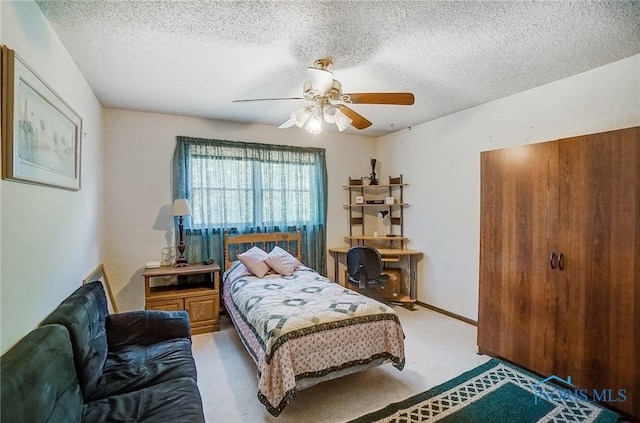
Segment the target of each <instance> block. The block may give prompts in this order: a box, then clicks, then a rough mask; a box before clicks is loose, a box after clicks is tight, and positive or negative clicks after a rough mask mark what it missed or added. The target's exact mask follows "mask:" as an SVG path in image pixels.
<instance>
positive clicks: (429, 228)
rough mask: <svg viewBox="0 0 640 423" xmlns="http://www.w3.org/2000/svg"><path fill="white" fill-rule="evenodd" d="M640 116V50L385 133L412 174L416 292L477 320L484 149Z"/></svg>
mask: <svg viewBox="0 0 640 423" xmlns="http://www.w3.org/2000/svg"><path fill="white" fill-rule="evenodd" d="M637 125H640V55H635V56H631V57H629V58H626V59H623V60H620V61H617V62H614V63H611V64H608V65H605V66H602V67H599V68H596V69H593V70H591V71H588V72H584V73H581V74H578V75H575V76H572V77H569V78H565V79H562V80H559V81H555V82H552V83H549V84H546V85H543V86H540V87H537V88H533V89H530V90H527V91H524V92H521V93H518V94H514V95H512V96H509V97H505V98H502V99H499V100H496V101H493V102H491V103H487V104H484V105H480V106H477V107H474V108H471V109H468V110H464V111H462V112H459V113H455V114H452V115H449V116H445V117H443V118H440V119H437V120H434V121H431V122H427V123H424V124H422V125H417V126H414V127H412V128H411V130H402V131H400V132H397V133H394V134H391V135H388V136H385V137H381V138H378V140H377V141H378V145H377V150H378V153H377V154H378V155H379V156H380V157H383V158H385V163H384V166H385V168H386V169H388V170H389V172H393V173H398V174H400V173H402V174H404V177H405V179H406V181H407V182H409V184H410V185H409V187H408V188H407V189H406V191H405V197H406V199H407V202H408V203H410V204H411V206H410V207H408V208H407V210H406V213H405V219H406V226H405V232H406V234H407V236H408V237H409V238H410V239H411V242H410V244H409V248H412V249H416V250H420V251H423V252H424V258H423V259H422V260H421V262H420V263H419V266H418V273H419V276H420V278H419V282H418V299H419V300H420V301H421V302H425V303H427V304H431V305H434V306H436V307H439V308H441V309H444V310H447V311H449V312H452V313H455V314H458V315H461V316H463V317H466V318H469V319H471V320H477V314H478V275H479V268H478V266H479V237H480V152H482V151H486V150H493V149H498V148H503V147H510V146H518V145H524V144H531V143H537V142H544V141H548V140H553V139H559V138H564V137H569V136H574V135H581V134H589V133H597V132H603V131H608V130H613V129H621V128H626V127H631V126H637Z"/></svg>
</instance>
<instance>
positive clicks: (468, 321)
mask: <svg viewBox="0 0 640 423" xmlns="http://www.w3.org/2000/svg"><path fill="white" fill-rule="evenodd" d="M416 304H418V305H420V306H422V307H424V308H428V309H429V310H433V311H437V312H438V313H441V314H444V315H445V316H449V317H453V318H454V319H458V320H460V321H462V322H465V323H468V324H470V325H473V326H478V322H477V321H475V320H472V319H469V318H467V317H464V316H461V315H459V314H456V313H452V312H450V311H447V310H445V309H443V308H440V307H436V306H434V305H431V304H427V303H423V302H422V301H416Z"/></svg>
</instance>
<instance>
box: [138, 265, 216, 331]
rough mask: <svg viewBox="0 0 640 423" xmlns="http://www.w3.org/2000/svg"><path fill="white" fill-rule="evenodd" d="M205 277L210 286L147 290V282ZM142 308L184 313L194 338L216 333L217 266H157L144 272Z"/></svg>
mask: <svg viewBox="0 0 640 423" xmlns="http://www.w3.org/2000/svg"><path fill="white" fill-rule="evenodd" d="M206 273H209V274H210V275H211V278H210V282H205V283H195V284H194V283H189V284H181V285H169V286H151V284H150V279H151V278H157V277H163V276H184V275H199V274H206ZM142 276H143V277H144V293H145V294H144V297H145V308H146V309H147V310H169V311H176V310H185V311H187V313H189V321H190V322H191V333H192V334H194V335H197V334H200V333H206V332H213V331H217V330H220V266H218V265H217V264H215V263H213V264H207V265H204V264H201V263H199V264H192V265H190V266H188V267H173V266H171V265H168V266H160V267H159V268H156V269H145V270H144V272H142Z"/></svg>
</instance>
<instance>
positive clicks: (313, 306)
mask: <svg viewBox="0 0 640 423" xmlns="http://www.w3.org/2000/svg"><path fill="white" fill-rule="evenodd" d="M224 247H225V248H224V249H225V272H224V276H223V287H222V291H223V301H224V305H225V308H226V311H227V314H228V315H229V316H230V318H231V321H232V322H233V324H234V326H235V328H236V330H237V332H238V335H239V337H240V339H241V340H242V343H243V344H244V346H245V347H246V349H247V351H248V352H249V354H250V355H251V357H252V358H253V360H254V362H255V363H256V365H257V367H258V398H259V400H260V401H261V402H262V403H263V404H264V405H265V407H266V408H267V410H268V411H269V412H270V413H271V414H272V415H274V416H277V415H279V414H280V413H281V412H282V410H283V409H284V407H285V406H286V405H287V404H288V403H289V401H290V400H291V399H292V398H293V397H294V396H295V395H296V392H297V391H299V390H301V389H304V388H307V387H310V386H312V385H315V384H317V383H319V382H322V381H325V380H329V379H334V378H337V377H341V376H344V375H347V374H350V373H354V372H358V371H361V370H364V369H367V368H371V367H375V366H378V365H381V364H384V363H389V362H390V363H392V364H393V365H394V366H395V367H396V368H398V369H399V370H402V368H403V367H404V363H405V358H404V333H403V331H402V326H401V325H400V321H399V320H398V316H397V315H396V313H395V311H394V310H393V309H392V308H390V307H388V306H387V305H385V304H383V303H380V302H378V301H376V300H374V299H372V298H369V297H366V296H364V295H361V294H359V293H357V292H354V291H351V290H349V289H347V288H344V287H343V286H340V285H339V284H337V283H334V282H332V281H330V280H329V279H327V278H325V277H323V276H321V275H320V274H318V273H317V272H315V271H314V270H313V269H310V268H308V267H306V266H304V265H303V264H300V265H299V266H290V264H291V263H292V262H293V263H297V261H301V254H300V250H301V248H300V247H301V246H300V234H299V233H298V234H291V233H271V234H250V235H237V236H233V237H231V236H228V235H226V236H225V240H224ZM252 247H256V248H253V250H251V248H252ZM257 248H260V249H261V250H263V251H264V252H265V254H266V253H269V252H272V253H271V254H270V255H269V259H268V260H267V262H269V263H272V264H273V266H272V267H273V268H277V269H279V270H280V271H281V273H283V274H279V273H276V272H275V271H273V270H271V271H270V272H269V273H267V274H266V275H264V276H262V277H258V276H256V274H254V273H253V272H252V270H250V268H252V269H253V270H255V268H253V266H252V265H251V264H248V265H245V264H243V262H241V261H240V260H238V255H241V254H243V253H244V256H241V258H243V261H245V263H246V260H245V259H244V258H246V256H247V255H248V254H247V251H248V250H251V253H253V252H255V251H259V250H257ZM281 249H282V250H285V251H288V253H284V252H283V251H282V250H281ZM276 251H277V252H279V254H277V257H278V258H279V259H281V260H282V261H283V263H285V264H288V265H289V270H290V271H288V270H287V269H286V266H284V267H282V266H279V265H278V263H275V264H274V263H273V261H269V260H272V259H273V254H274V253H275V252H276ZM260 253H261V254H262V252H260ZM247 266H248V267H247ZM293 268H295V270H293ZM281 269H284V270H281ZM256 273H257V274H258V275H259V276H261V272H256Z"/></svg>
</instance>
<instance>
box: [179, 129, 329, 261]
mask: <svg viewBox="0 0 640 423" xmlns="http://www.w3.org/2000/svg"><path fill="white" fill-rule="evenodd" d="M174 198H187V199H188V200H189V202H190V203H191V211H192V215H191V217H190V218H188V219H187V220H186V221H185V227H186V229H187V234H188V237H187V238H193V239H192V240H191V243H192V244H194V245H195V244H198V245H199V247H196V248H195V249H196V250H198V251H199V252H200V257H197V260H203V259H206V258H214V259H215V260H220V261H219V262H221V258H218V257H216V255H217V253H216V251H215V250H216V248H217V242H218V238H220V239H221V236H220V233H221V232H222V231H223V230H233V231H237V232H239V233H247V232H278V231H282V230H288V229H290V228H292V227H295V228H297V229H298V230H300V231H301V232H302V235H303V239H304V240H306V241H305V244H307V245H303V260H304V261H305V264H307V265H309V266H310V267H314V268H315V269H316V270H318V271H319V272H321V271H325V269H326V263H324V261H326V253H325V252H324V250H325V245H326V239H325V238H326V237H325V222H326V213H327V210H326V164H325V154H324V149H318V148H301V147H291V146H283V145H271V144H257V143H245V142H234V141H223V140H207V139H198V138H187V137H178V144H177V146H176V153H175V155H174ZM188 245H189V244H188ZM321 249H322V251H321ZM190 250H193V249H191V248H190ZM188 251H189V250H188ZM320 262H322V263H320ZM321 273H323V272H321ZM324 273H326V272H324Z"/></svg>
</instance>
